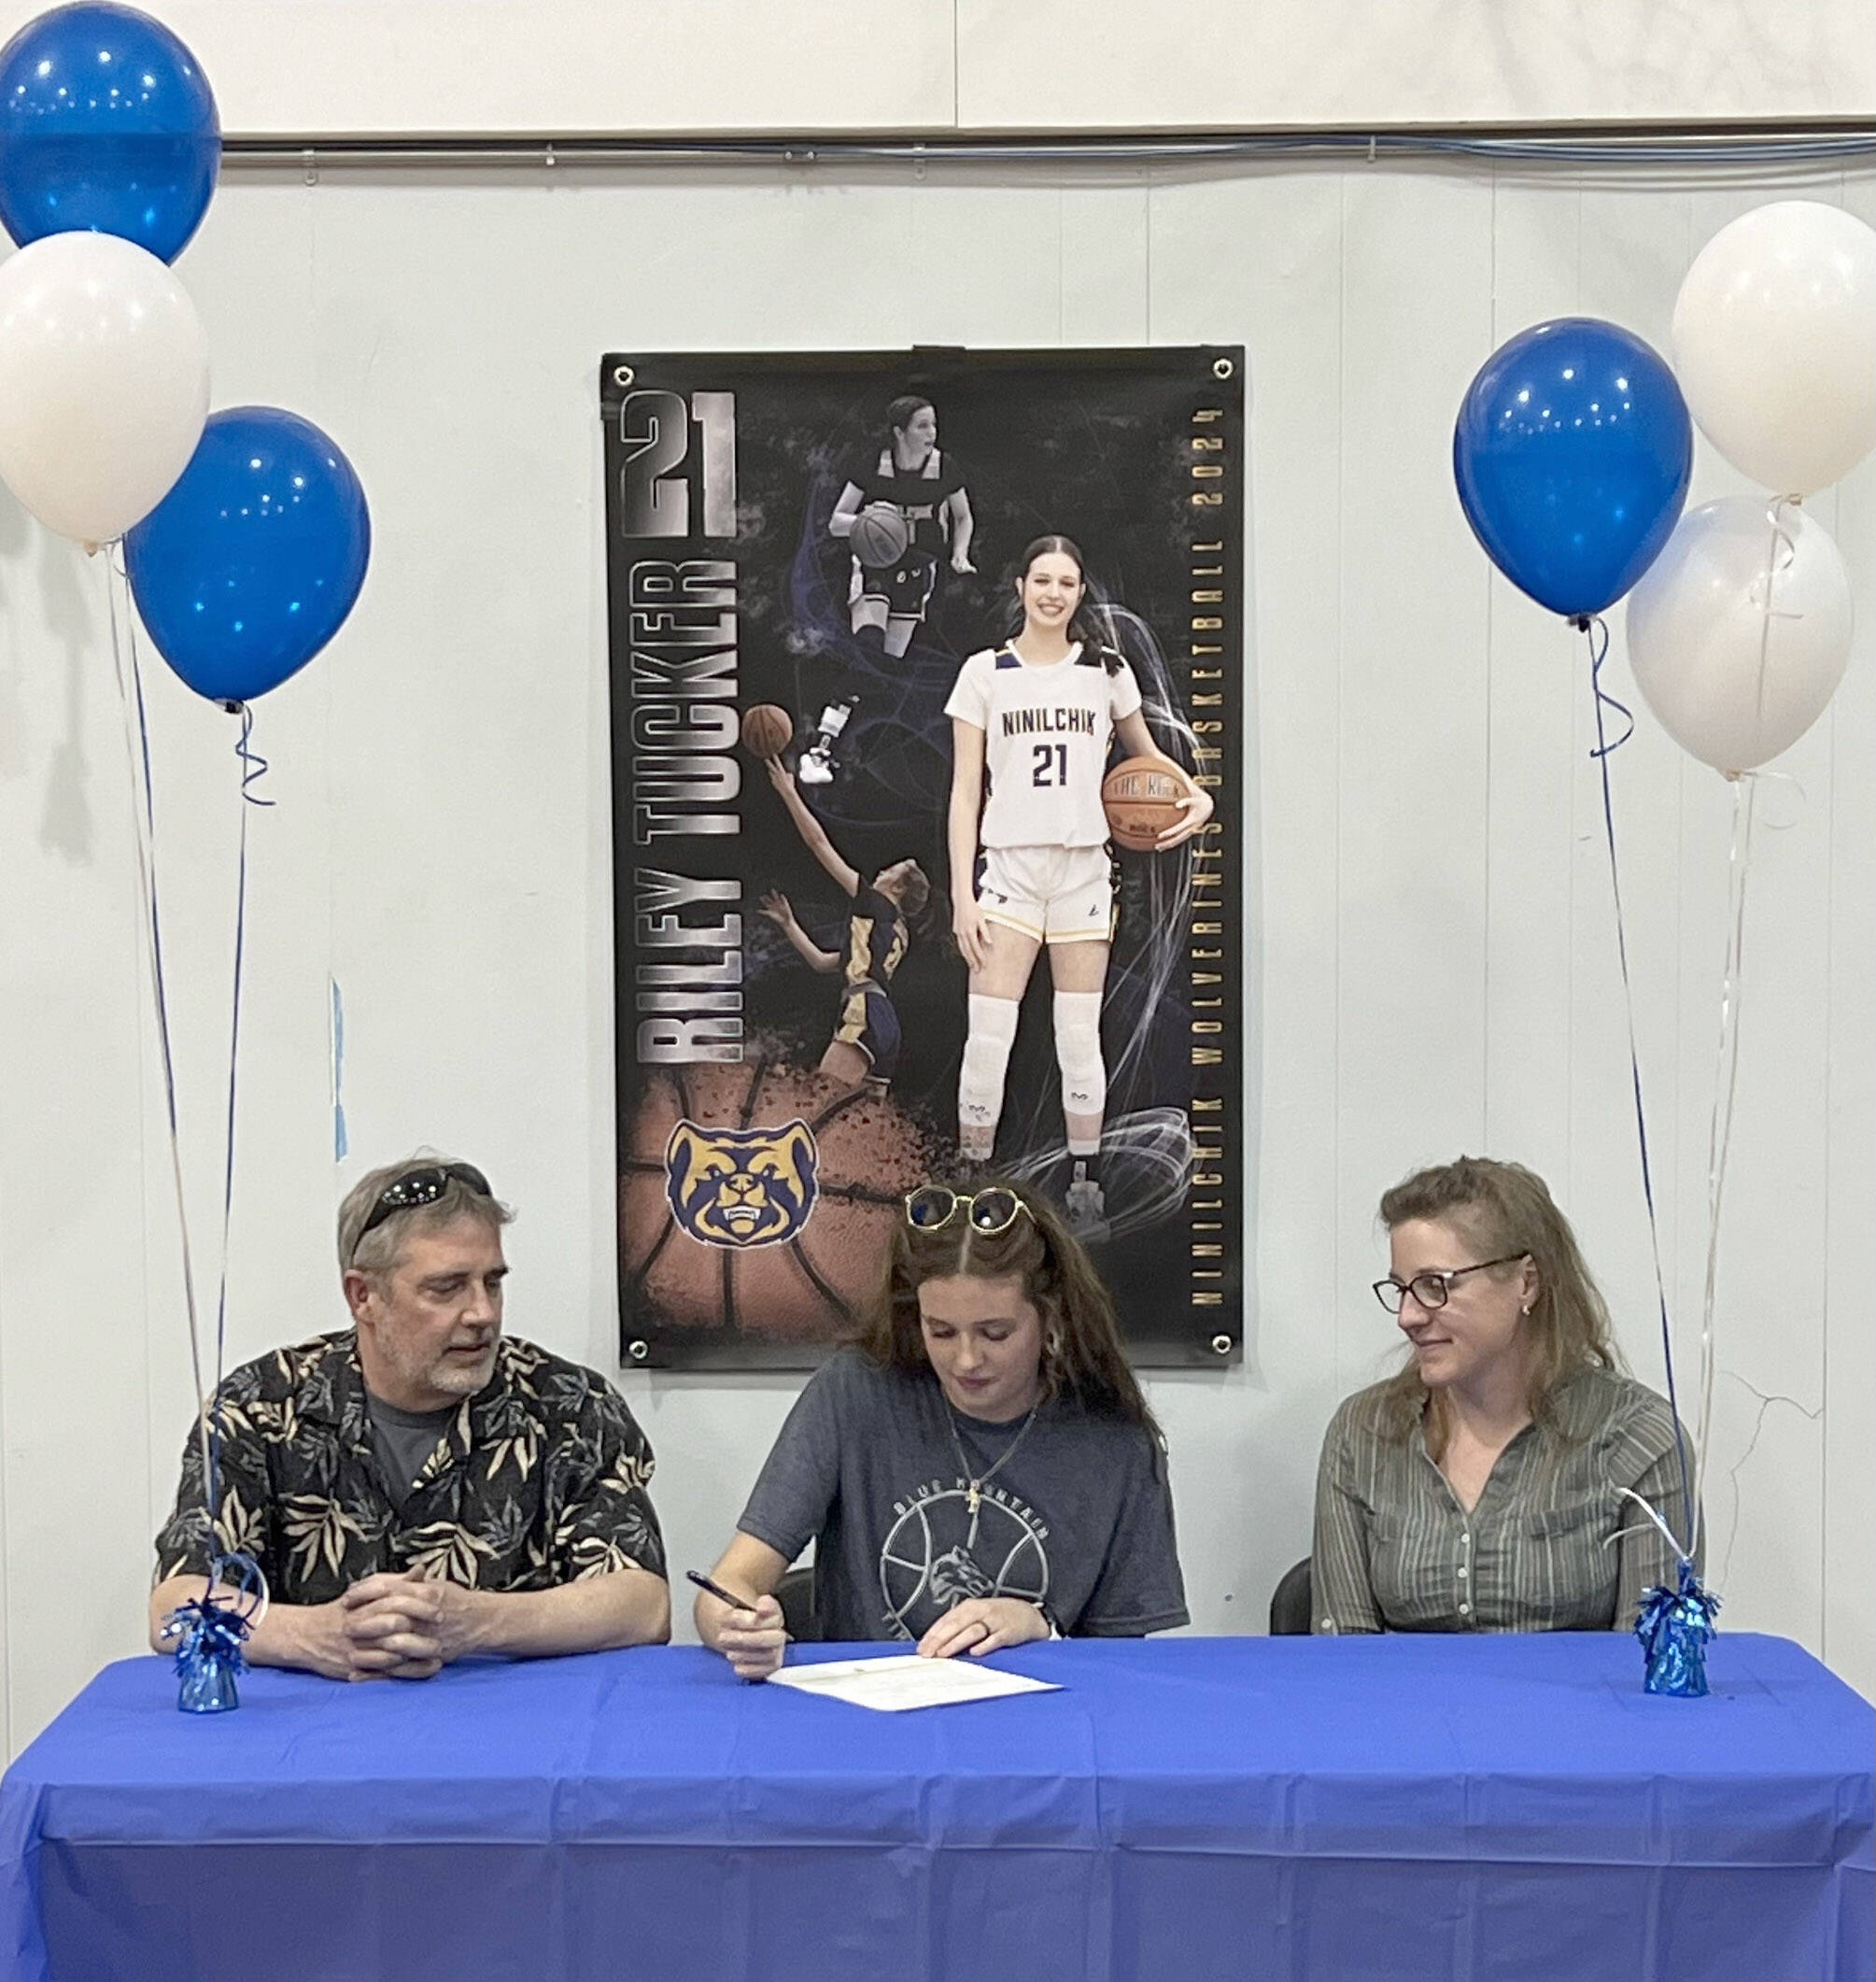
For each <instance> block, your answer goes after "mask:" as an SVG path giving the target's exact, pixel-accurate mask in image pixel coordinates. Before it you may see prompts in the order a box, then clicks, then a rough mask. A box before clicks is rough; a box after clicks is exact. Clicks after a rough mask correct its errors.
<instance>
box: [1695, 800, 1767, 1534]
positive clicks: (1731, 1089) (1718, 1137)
mask: <svg viewBox="0 0 1876 1982" xmlns="http://www.w3.org/2000/svg"><path fill="white" fill-rule="evenodd" d="M1729 782H1730V783H1731V785H1732V788H1733V837H1732V851H1731V853H1730V854H1729V856H1728V864H1727V956H1726V965H1725V969H1724V970H1723V972H1722V974H1721V978H1720V1047H1719V1063H1718V1065H1717V1067H1716V1068H1715V1069H1714V1108H1713V1114H1712V1116H1711V1117H1710V1118H1709V1121H1708V1125H1707V1270H1706V1280H1705V1283H1704V1285H1703V1287H1702V1289H1701V1295H1700V1431H1699V1434H1698V1436H1697V1437H1696V1440H1695V1446H1694V1462H1695V1465H1696V1467H1697V1471H1696V1474H1695V1486H1696V1489H1697V1493H1696V1497H1695V1503H1694V1515H1693V1529H1694V1538H1695V1542H1696V1543H1698V1541H1699V1539H1700V1510H1701V1506H1702V1502H1701V1499H1700V1494H1703V1493H1704V1491H1705V1480H1706V1472H1707V1454H1708V1450H1709V1448H1710V1446H1711V1445H1712V1442H1713V1436H1712V1434H1713V1420H1714V1295H1715V1292H1716V1289H1717V1287H1718V1284H1719V1264H1720V1201H1721V1198H1722V1196H1723V1195H1724V1193H1725V1189H1726V1178H1727V1158H1728V1154H1729V1153H1730V1151H1731V1148H1732V1134H1733V1103H1734V1101H1735V1100H1736V1099H1737V1097H1738V1094H1739V1069H1740V1000H1741V997H1742V993H1743V990H1744V982H1743V976H1742V971H1743V968H1744V963H1745V895H1746V875H1747V872H1748V871H1749V869H1750V867H1751V864H1752V832H1753V817H1754V812H1755V808H1756V803H1757V798H1758V780H1757V778H1756V776H1755V775H1754V774H1753V773H1752V772H1743V773H1741V774H1740V775H1737V776H1735V777H1733V778H1732V779H1731V780H1730V781H1729Z"/></svg>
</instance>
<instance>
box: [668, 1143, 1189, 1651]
mask: <svg viewBox="0 0 1876 1982" xmlns="http://www.w3.org/2000/svg"><path fill="white" fill-rule="evenodd" d="M810 1541H812V1542H813V1543H814V1545H815V1548H814V1608H815V1619H816V1623H817V1626H818V1628H819V1635H821V1636H822V1637H824V1638H828V1639H841V1640H853V1639H872V1638H902V1639H904V1638H910V1639H913V1640H916V1642H917V1645H918V1649H919V1650H920V1651H921V1652H923V1653H924V1654H926V1655H927V1656H930V1657H933V1658H949V1657H952V1656H953V1655H955V1654H957V1653H959V1652H968V1653H970V1654H972V1655H973V1656H975V1655H979V1654H981V1653H983V1652H987V1651H996V1650H999V1649H1002V1648H1003V1647H1005V1646H1008V1645H1020V1644H1023V1643H1024V1642H1025V1641H1026V1640H1028V1639H1031V1638H1046V1637H1052V1636H1056V1635H1080V1636H1089V1637H1138V1636H1142V1635H1145V1634H1146V1633H1148V1632H1150V1631H1165V1630H1169V1629H1170V1628H1171V1627H1172V1626H1174V1625H1176V1624H1183V1623H1184V1622H1185V1621H1186V1607H1185V1592H1184V1586H1183V1584H1182V1582H1181V1580H1180V1577H1179V1564H1178V1551H1177V1550H1176V1547H1175V1544H1174V1538H1173V1510H1172V1496H1171V1493H1170V1490H1169V1488H1168V1485H1167V1480H1166V1462H1165V1446H1164V1440H1163V1438H1162V1437H1161V1436H1160V1430H1159V1426H1158V1425H1157V1424H1156V1423H1154V1422H1153V1416H1152V1413H1151V1412H1150V1410H1149V1409H1147V1404H1146V1400H1145V1398H1144V1397H1142V1395H1141V1394H1140V1387H1139V1384H1138V1383H1137V1382H1136V1381H1135V1379H1134V1373H1133V1371H1132V1370H1131V1369H1130V1368H1129V1367H1128V1366H1127V1361H1126V1357H1125V1355H1124V1353H1123V1352H1122V1351H1121V1339H1120V1334H1119V1331H1118V1329H1117V1327H1116V1324H1115V1320H1114V1307H1113V1301H1112V1299H1111V1297H1110V1296H1109V1295H1108V1293H1107V1288H1106V1287H1105V1286H1104V1285H1103V1284H1102V1282H1101V1280H1100V1278H1099V1276H1098V1275H1097V1274H1096V1273H1095V1271H1094V1269H1093V1267H1092V1266H1091V1265H1090V1264H1089V1261H1088V1256H1087V1254H1086V1253H1084V1252H1083V1251H1082V1250H1081V1248H1080V1246H1079V1245H1078V1244H1077V1243H1076V1241H1075V1239H1073V1238H1072V1237H1070V1235H1069V1233H1068V1230H1067V1228H1066V1226H1065V1225H1064V1224H1063V1222H1062V1220H1061V1217H1060V1216H1059V1214H1058V1213H1057V1212H1056V1211H1055V1210H1052V1209H1051V1207H1050V1206H1049V1205H1048V1204H1047V1203H1046V1202H1045V1201H1044V1200H1043V1199H1041V1198H1040V1197H1037V1196H1035V1195H1034V1194H1033V1193H1031V1192H1029V1191H1027V1190H1024V1189H1022V1188H1020V1187H1017V1186H1012V1185H1009V1184H1003V1183H993V1184H990V1185H988V1186H985V1187H982V1188H980V1189H979V1190H977V1191H976V1192H974V1193H966V1192H960V1191H954V1190H952V1189H951V1188H949V1187H948V1186H945V1185H942V1184H928V1185H925V1186H924V1188H922V1189H920V1190H916V1191H914V1192H912V1193H911V1195H910V1196H909V1197H908V1198H907V1199H906V1202H905V1215H904V1216H903V1217H902V1218H900V1219H899V1220H898V1221H896V1225H895V1227H894V1231H893V1237H892V1240H891V1243H890V1247H889V1250H888V1253H887V1257H886V1261H885V1269H884V1273H883V1275H882V1281H881V1285H880V1289H879V1293H878V1295H877V1296H876V1298H875V1301H874V1303H873V1307H872V1310H871V1311H870V1313H868V1314H867V1316H866V1318H865V1320H864V1322H863V1323H862V1325H861V1328H860V1331H859V1335H858V1338H857V1339H856V1340H855V1341H854V1342H853V1344H852V1345H850V1346H849V1347H847V1348H845V1349H842V1350H841V1351H839V1352H838V1353H837V1354H836V1355H835V1356H834V1357H833V1358H832V1360H831V1361H829V1362H828V1363H826V1364H825V1365H824V1366H823V1367H822V1368H820V1369H819V1370H817V1371H816V1372H815V1374H814V1375H813V1376H812V1377H811V1379H810V1380H809V1381H808V1384H807V1387H806V1388H805V1389H804V1390H803V1391H802V1393H801V1395H800V1397H799V1399H798V1400H797V1403H796V1405H795V1408H794V1409H793V1410H792V1411H790V1413H789V1414H788V1420H787V1423H785V1424H784V1425H783V1428H782V1435H781V1437H779V1438H778V1439H777V1440H776V1442H775V1447H774V1450H773V1451H771V1452H770V1453H769V1459H768V1462H767V1463H766V1464H765V1465H764V1466H763V1468H762V1473H761V1476H760V1478H759V1479H757V1480H756V1482H755V1492H754V1493H753V1494H751V1495H750V1499H749V1505H748V1506H747V1507H746V1508H744V1509H743V1513H742V1517H741V1520H740V1521H739V1522H738V1523H737V1533H736V1536H735V1537H734V1539H733V1540H732V1541H731V1542H730V1545H729V1547H728V1548H727V1549H726V1550H725V1551H724V1555H723V1558H722V1560H721V1561H720V1562H719V1563H718V1564H717V1565H716V1567H715V1569H714V1570H713V1571H712V1581H714V1582H715V1583H717V1584H718V1585H720V1586H721V1587H722V1588H723V1589H724V1590H726V1591H727V1592H728V1593H730V1594H732V1595H735V1596H738V1597H741V1598H744V1599H746V1603H745V1604H744V1605H743V1606H742V1607H735V1606H732V1605H729V1604H726V1603H725V1602H723V1601H722V1600H721V1599H720V1598H718V1597H716V1596H714V1595H712V1594H710V1593H708V1592H706V1593H703V1594H701V1595H699V1596H698V1600H697V1627H698V1635H699V1636H700V1637H701V1638H702V1639H703V1642H704V1643H705V1644H706V1645H710V1646H712V1647H714V1648H715V1649H717V1650H719V1651H721V1652H722V1653H723V1654H724V1655H725V1657H726V1658H727V1659H728V1661H729V1663H730V1664H731V1665H732V1666H733V1667H734V1668H735V1669H736V1671H737V1672H738V1673H739V1674H740V1675H741V1677H742V1678H766V1677H767V1675H768V1674H769V1673H771V1672H773V1671H774V1670H775V1668H776V1667H777V1666H778V1665H779V1664H780V1663H782V1652H783V1644H784V1642H785V1639H784V1635H783V1624H782V1612H781V1607H780V1606H779V1605H778V1604H777V1602H776V1601H775V1598H774V1596H773V1594H772V1592H773V1591H774V1589H775V1587H776V1585H777V1584H778V1583H779V1582H780V1581H781V1580H782V1578H783V1573H784V1572H785V1571H786V1569H787V1567H788V1565H789V1564H790V1563H792V1562H793V1561H794V1560H795V1558H796V1557H797V1555H798V1554H799V1553H800V1552H801V1550H803V1549H804V1548H805V1547H806V1546H807V1544H808V1543H809V1542H810Z"/></svg>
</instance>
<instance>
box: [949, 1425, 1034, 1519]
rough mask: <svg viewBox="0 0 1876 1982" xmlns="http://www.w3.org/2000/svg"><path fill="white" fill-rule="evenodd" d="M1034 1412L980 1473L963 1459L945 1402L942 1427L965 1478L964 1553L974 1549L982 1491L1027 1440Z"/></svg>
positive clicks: (962, 1444)
mask: <svg viewBox="0 0 1876 1982" xmlns="http://www.w3.org/2000/svg"><path fill="white" fill-rule="evenodd" d="M1037 1409H1038V1407H1037V1405H1034V1404H1032V1405H1031V1406H1030V1407H1029V1409H1028V1410H1026V1411H1025V1412H1024V1413H1023V1423H1022V1424H1021V1425H1020V1426H1019V1427H1018V1429H1017V1434H1016V1436H1015V1437H1013V1438H1012V1439H1011V1440H1010V1441H1009V1444H1008V1445H1006V1446H1005V1447H1004V1448H1003V1450H1002V1451H1000V1452H999V1453H998V1454H997V1455H996V1458H995V1460H994V1463H993V1464H992V1465H989V1466H988V1467H986V1468H985V1470H984V1471H982V1472H981V1473H980V1472H976V1471H975V1470H973V1468H972V1466H971V1463H970V1461H969V1460H968V1459H966V1457H965V1453H964V1440H963V1439H962V1438H960V1437H958V1435H957V1415H956V1413H955V1412H954V1411H953V1410H952V1407H951V1404H950V1402H949V1401H947V1402H946V1404H945V1408H944V1422H945V1425H946V1428H947V1429H948V1430H949V1431H950V1433H951V1443H952V1451H954V1452H955V1453H956V1454H957V1469H958V1471H959V1472H961V1473H962V1474H963V1475H964V1476H965V1490H964V1505H965V1511H966V1513H967V1514H969V1516H970V1533H969V1534H968V1535H967V1536H966V1537H965V1547H966V1549H970V1548H975V1547H976V1545H977V1514H978V1509H979V1508H980V1507H981V1506H982V1505H983V1490H984V1488H985V1487H987V1486H988V1485H989V1484H990V1482H991V1481H992V1480H993V1479H995V1478H996V1476H997V1474H998V1473H1000V1472H1001V1471H1002V1470H1003V1468H1004V1466H1005V1465H1007V1464H1008V1462H1009V1458H1010V1455H1011V1454H1012V1453H1013V1452H1014V1451H1016V1448H1017V1447H1018V1446H1019V1445H1021V1444H1022V1443H1023V1440H1024V1439H1025V1438H1026V1437H1028V1436H1029V1427H1030V1426H1031V1425H1032V1424H1034V1423H1036V1413H1037Z"/></svg>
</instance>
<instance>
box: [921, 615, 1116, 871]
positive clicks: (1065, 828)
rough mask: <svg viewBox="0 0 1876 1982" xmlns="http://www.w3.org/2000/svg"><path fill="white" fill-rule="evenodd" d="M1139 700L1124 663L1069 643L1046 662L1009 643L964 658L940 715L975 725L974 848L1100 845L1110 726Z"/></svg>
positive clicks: (1103, 833)
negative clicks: (980, 796) (981, 798)
mask: <svg viewBox="0 0 1876 1982" xmlns="http://www.w3.org/2000/svg"><path fill="white" fill-rule="evenodd" d="M1139 706H1140V690H1139V685H1138V684H1137V683H1136V682H1135V679H1134V671H1133V670H1132V669H1131V668H1130V667H1128V666H1127V664H1126V662H1125V661H1121V662H1120V663H1119V669H1118V672H1115V673H1112V674H1109V673H1108V672H1107V667H1106V666H1105V665H1104V664H1103V662H1102V661H1101V659H1100V658H1098V657H1096V656H1094V655H1087V656H1085V657H1084V655H1083V653H1082V649H1081V646H1080V644H1079V642H1078V643H1077V644H1075V645H1074V646H1072V647H1070V648H1069V650H1068V655H1067V658H1065V659H1064V660H1058V661H1055V662H1053V663H1052V664H1051V665H1050V666H1049V667H1046V668H1032V667H1029V666H1026V665H1025V664H1024V663H1023V661H1022V660H1021V659H1019V658H1018V657H1017V655H1016V652H1015V650H1014V649H1013V648H1011V647H999V648H996V649H995V650H994V651H993V650H991V649H989V648H986V649H985V650H984V652H982V653H981V654H973V655H972V656H971V657H970V658H969V659H968V660H967V661H966V662H965V664H964V667H963V669H962V670H961V671H960V672H959V674H958V677H957V686H956V687H954V688H952V691H951V700H950V701H948V702H946V703H945V714H946V715H952V716H962V717H963V719H964V720H965V721H966V722H967V723H974V724H976V725H977V727H978V728H979V729H981V730H982V731H983V752H984V763H985V765H986V767H987V769H988V770H989V772H990V797H989V798H988V799H987V800H985V803H984V808H983V823H982V825H981V827H980V829H979V834H978V842H979V844H980V845H982V846H1100V845H1103V844H1105V842H1106V841H1107V814H1106V813H1105V812H1103V811H1102V809H1101V777H1102V773H1103V772H1105V771H1106V770H1107V751H1108V747H1109V745H1110V744H1111V743H1112V741H1113V736H1114V725H1115V724H1116V723H1117V722H1119V721H1121V719H1122V718H1123V717H1125V716H1129V715H1133V713H1134V711H1135V709H1137V708H1138V707H1139Z"/></svg>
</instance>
